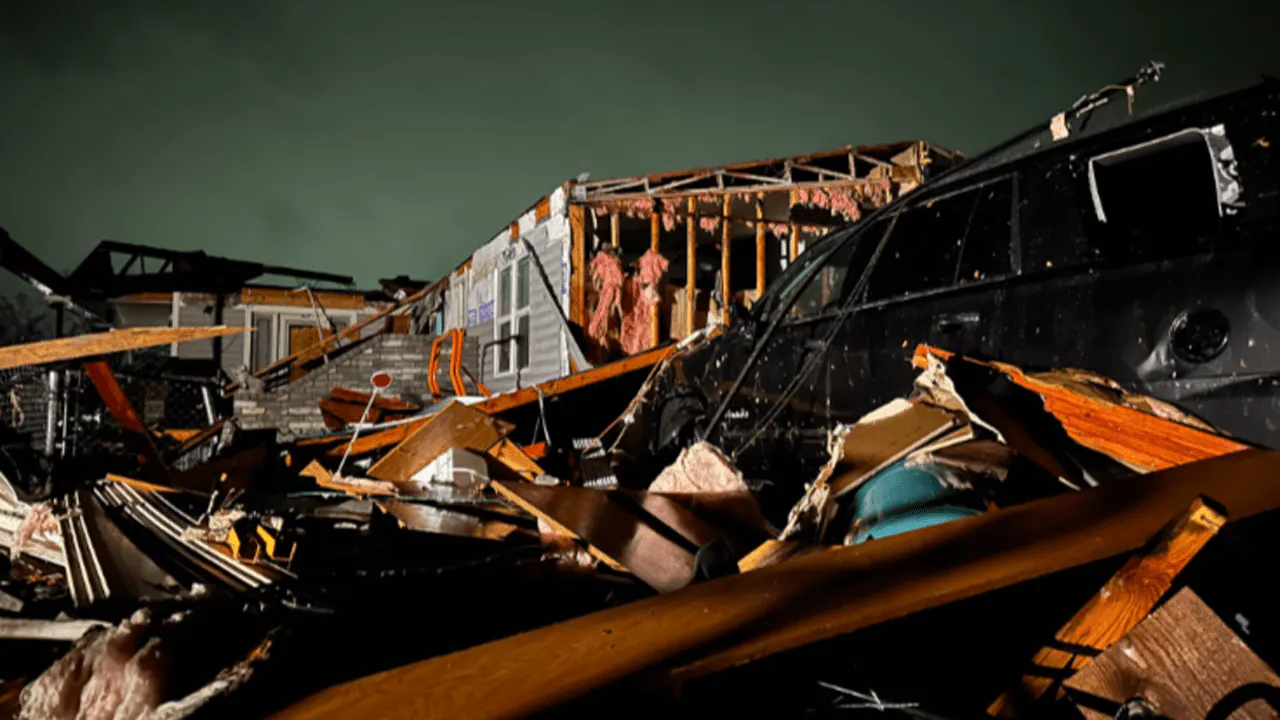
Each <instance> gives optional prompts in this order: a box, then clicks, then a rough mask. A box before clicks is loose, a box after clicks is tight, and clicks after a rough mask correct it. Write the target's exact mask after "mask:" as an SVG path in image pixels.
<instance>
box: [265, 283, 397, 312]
mask: <svg viewBox="0 0 1280 720" xmlns="http://www.w3.org/2000/svg"><path fill="white" fill-rule="evenodd" d="M311 294H312V295H314V296H315V299H316V302H317V303H319V304H320V305H322V306H323V307H325V308H327V309H330V310H362V309H364V308H365V307H368V306H370V305H377V306H385V305H390V304H391V303H389V302H386V301H383V302H374V301H370V300H366V299H365V297H364V294H363V293H358V292H349V293H343V292H333V291H330V290H312V291H311ZM240 303H241V304H242V305H280V306H284V307H304V308H309V307H311V300H310V298H308V297H307V291H306V290H285V289H283V288H244V289H242V290H241V291H240Z"/></svg>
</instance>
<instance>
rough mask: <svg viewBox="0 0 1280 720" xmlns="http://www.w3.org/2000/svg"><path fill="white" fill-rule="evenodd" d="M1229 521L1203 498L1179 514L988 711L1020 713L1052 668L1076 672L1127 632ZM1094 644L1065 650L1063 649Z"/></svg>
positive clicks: (1048, 682)
mask: <svg viewBox="0 0 1280 720" xmlns="http://www.w3.org/2000/svg"><path fill="white" fill-rule="evenodd" d="M1226 522H1227V518H1226V516H1225V515H1223V514H1222V513H1221V512H1219V511H1217V510H1215V509H1213V508H1212V507H1210V506H1209V505H1208V504H1206V503H1205V502H1204V500H1202V499H1201V498H1196V499H1195V500H1194V501H1192V502H1191V505H1190V507H1188V508H1187V509H1186V510H1184V511H1183V512H1182V513H1180V514H1179V516H1178V517H1177V518H1175V519H1174V521H1173V522H1172V524H1170V525H1169V526H1168V527H1167V528H1166V529H1165V530H1164V531H1163V532H1162V533H1161V534H1160V536H1159V537H1158V538H1157V539H1156V541H1155V543H1154V544H1153V545H1152V547H1151V549H1149V550H1147V551H1146V552H1144V553H1142V554H1140V555H1136V556H1134V557H1133V558H1130V560H1129V561H1128V562H1127V563H1125V564H1124V567H1122V568H1120V570H1119V571H1118V572H1116V574H1115V575H1113V576H1112V577H1111V579H1110V580H1108V581H1107V584H1106V585H1103V586H1102V589H1101V590H1100V591H1098V594H1096V595H1094V596H1093V597H1092V598H1090V599H1089V602H1087V603H1085V605H1084V607H1082V608H1080V610H1079V612H1077V613H1076V614H1075V615H1074V616H1073V617H1072V618H1071V619H1070V620H1068V621H1067V624H1066V625H1063V626H1062V629H1061V630H1059V631H1058V632H1057V634H1056V635H1054V636H1053V639H1054V642H1053V643H1052V644H1050V645H1046V646H1045V647H1043V648H1041V649H1040V651H1039V652H1037V653H1036V655H1035V658H1034V659H1032V661H1031V667H1032V669H1033V671H1034V672H1035V673H1036V675H1035V676H1032V675H1023V676H1022V678H1021V680H1020V681H1019V682H1018V685H1017V686H1016V687H1015V688H1014V689H1013V690H1011V691H1009V692H1007V693H1005V694H1004V695H1001V696H1000V697H999V698H997V699H996V701H995V702H994V703H992V704H991V707H989V708H987V714H989V715H993V716H996V717H1014V716H1015V715H1016V716H1017V717H1022V716H1023V714H1024V712H1026V711H1029V709H1030V708H1029V706H1030V705H1031V704H1033V703H1035V701H1037V700H1038V699H1039V698H1040V697H1041V696H1043V695H1044V693H1045V691H1047V690H1049V689H1050V688H1051V687H1053V686H1054V680H1053V679H1052V678H1051V677H1041V676H1040V675H1041V674H1042V671H1043V674H1045V675H1052V674H1054V673H1055V672H1056V671H1062V670H1068V671H1072V672H1074V671H1077V670H1080V669H1081V668H1083V667H1084V666H1085V665H1088V664H1089V662H1090V661H1091V660H1092V659H1093V655H1094V654H1098V653H1101V652H1102V651H1103V650H1106V649H1107V648H1109V647H1111V645H1112V644H1113V643H1115V642H1116V641H1118V640H1120V638H1122V637H1124V636H1125V635H1128V634H1129V631H1131V630H1133V628H1134V627H1136V626H1137V625H1138V623H1140V622H1142V619H1143V618H1144V617H1146V616H1147V615H1148V614H1149V613H1150V612H1151V609H1152V608H1153V607H1155V605H1156V603H1157V602H1159V601H1160V598H1162V597H1164V594H1165V593H1167V592H1169V588H1170V587H1171V586H1172V585H1173V579H1174V578H1175V577H1177V575H1178V573H1180V572H1182V569H1183V568H1184V567H1186V566H1187V563H1189V562H1191V560H1192V558H1194V557H1195V556H1196V553H1198V552H1200V549H1201V548H1203V547H1204V546H1205V543H1207V542H1209V540H1210V539H1211V538H1212V537H1213V536H1214V535H1216V534H1217V533H1218V530H1219V529H1220V528H1222V526H1223V525H1225V524H1226ZM1068 646H1069V647H1072V648H1082V649H1083V648H1092V649H1093V650H1095V651H1097V652H1096V653H1092V654H1091V653H1089V651H1088V650H1082V651H1081V652H1069V651H1067V650H1064V649H1062V648H1064V647H1068Z"/></svg>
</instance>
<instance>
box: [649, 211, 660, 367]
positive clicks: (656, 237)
mask: <svg viewBox="0 0 1280 720" xmlns="http://www.w3.org/2000/svg"><path fill="white" fill-rule="evenodd" d="M661 238H662V216H661V215H660V214H659V213H657V212H656V211H655V212H653V213H651V214H650V215H649V249H650V250H652V251H653V252H655V253H656V252H661V250H660V249H659V247H658V246H659V241H660V240H661ZM655 289H656V288H655ZM658 297H659V298H661V297H662V292H661V291H659V292H658ZM661 311H662V302H661V299H659V302H657V303H656V304H655V305H654V306H653V307H652V308H651V309H650V310H649V344H650V345H651V346H656V345H657V344H658V343H659V342H661V338H660V333H659V331H658V325H659V322H658V316H659V314H660V313H661Z"/></svg>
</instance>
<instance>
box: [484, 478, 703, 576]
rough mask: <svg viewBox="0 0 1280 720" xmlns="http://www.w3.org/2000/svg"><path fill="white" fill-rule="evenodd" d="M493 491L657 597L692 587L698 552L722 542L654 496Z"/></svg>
mask: <svg viewBox="0 0 1280 720" xmlns="http://www.w3.org/2000/svg"><path fill="white" fill-rule="evenodd" d="M493 489H494V490H496V491H497V493H498V495H499V496H501V497H502V498H503V499H504V500H507V501H509V502H511V503H512V504H513V505H516V506H517V507H520V508H521V509H523V510H524V511H526V512H528V513H529V514H531V515H533V516H535V517H537V518H538V519H540V520H543V521H544V522H546V523H547V524H548V525H550V526H551V527H553V528H555V530H556V531H557V532H558V533H560V534H561V535H566V536H569V537H573V538H579V539H581V540H582V541H583V542H585V543H586V544H587V551H588V552H590V553H591V554H592V555H593V556H595V557H597V558H599V559H600V560H601V561H603V562H605V563H606V564H608V565H610V566H613V567H621V568H624V569H626V570H627V571H629V572H631V573H632V574H634V575H635V576H636V577H638V578H640V580H642V581H644V583H645V584H646V585H649V586H650V587H652V588H653V589H655V590H657V591H659V592H671V591H673V590H678V589H680V588H682V587H685V586H686V585H688V584H689V583H690V582H691V581H692V580H693V577H694V574H695V570H696V566H695V562H694V557H695V555H696V554H697V552H698V550H699V549H700V548H701V547H703V546H704V545H707V544H709V543H712V542H714V541H716V540H717V539H720V538H721V537H722V534H721V533H720V532H719V531H718V530H716V529H715V528H713V527H711V526H710V525H708V524H706V523H705V522H703V521H702V520H700V519H698V517H697V516H695V515H694V514H693V513H692V512H691V511H689V510H688V509H687V508H685V507H684V506H683V505H680V504H679V503H677V502H675V501H674V500H672V499H670V498H666V497H663V496H661V495H656V494H654V493H643V492H628V491H624V490H610V491H603V490H589V489H586V488H576V487H543V486H540V485H529V484H525V483H501V482H497V483H493Z"/></svg>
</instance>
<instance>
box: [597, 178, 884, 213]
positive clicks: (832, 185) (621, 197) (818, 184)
mask: <svg viewBox="0 0 1280 720" xmlns="http://www.w3.org/2000/svg"><path fill="white" fill-rule="evenodd" d="M902 179H903V178H901V177H894V178H890V177H878V178H860V179H856V180H826V181H823V180H810V181H804V182H794V181H793V182H780V183H778V184H776V185H727V186H725V187H723V188H719V187H710V188H689V189H683V190H677V191H673V192H661V193H659V192H657V191H655V192H653V193H643V192H633V193H619V194H617V195H596V196H590V195H589V196H588V197H587V199H586V200H585V201H581V200H580V201H577V202H578V203H579V204H587V205H601V206H607V205H609V204H612V203H617V202H626V201H634V200H643V199H646V198H666V199H674V198H687V197H697V196H700V195H750V194H752V193H757V192H764V193H769V192H779V191H782V190H801V189H817V190H832V189H843V188H855V187H860V188H876V187H888V186H890V185H892V184H893V182H894V181H897V180H902Z"/></svg>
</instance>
